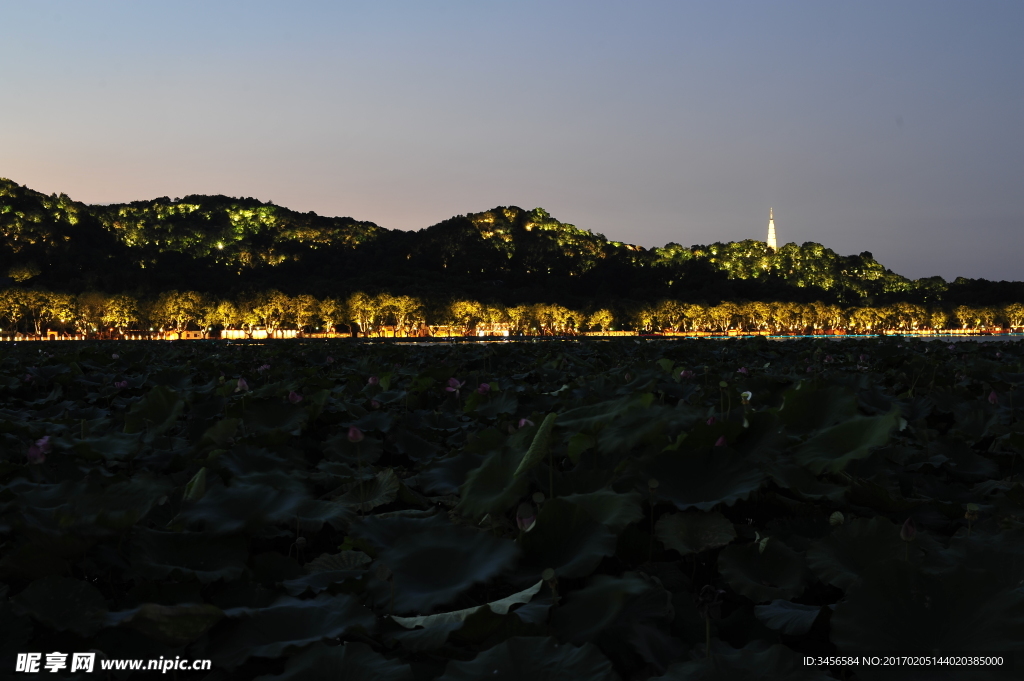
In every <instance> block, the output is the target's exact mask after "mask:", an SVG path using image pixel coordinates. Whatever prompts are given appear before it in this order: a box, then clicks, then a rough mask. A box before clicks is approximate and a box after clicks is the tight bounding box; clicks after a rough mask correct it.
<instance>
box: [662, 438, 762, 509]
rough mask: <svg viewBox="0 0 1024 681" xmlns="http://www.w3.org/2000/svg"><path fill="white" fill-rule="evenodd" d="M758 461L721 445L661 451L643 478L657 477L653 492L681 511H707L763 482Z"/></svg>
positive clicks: (743, 496) (742, 496)
mask: <svg viewBox="0 0 1024 681" xmlns="http://www.w3.org/2000/svg"><path fill="white" fill-rule="evenodd" d="M767 477H768V476H767V473H765V472H764V471H763V470H762V469H761V468H760V467H759V466H758V465H756V464H752V463H751V462H749V461H746V460H744V459H743V458H742V457H740V456H738V455H736V454H734V453H733V452H731V451H729V450H728V448H725V447H716V448H715V449H714V450H712V451H684V452H672V451H669V452H663V453H661V454H659V455H658V456H657V457H656V458H655V459H654V461H653V462H652V463H651V464H650V465H649V466H648V467H647V471H646V475H645V478H644V479H645V481H646V480H647V479H650V478H653V479H655V480H657V481H658V488H657V489H656V490H655V496H656V497H657V498H658V499H660V500H663V501H668V502H671V503H673V504H675V505H676V507H677V508H678V509H679V510H681V511H685V510H687V509H690V508H696V509H698V510H700V511H710V510H711V509H713V508H714V507H715V506H718V505H719V504H724V505H726V506H732V505H733V504H734V503H736V502H737V501H739V500H741V499H746V498H747V497H749V496H750V494H751V493H752V492H754V491H755V490H757V489H760V487H761V486H762V485H763V484H764V483H765V480H766V479H767Z"/></svg>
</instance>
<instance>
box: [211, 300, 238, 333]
mask: <svg viewBox="0 0 1024 681" xmlns="http://www.w3.org/2000/svg"><path fill="white" fill-rule="evenodd" d="M201 321H202V325H203V326H204V327H207V328H213V327H215V326H220V327H223V328H225V329H226V328H229V327H232V326H234V327H239V326H241V325H242V313H241V312H240V311H239V309H238V307H237V306H236V305H235V304H234V303H233V302H231V301H230V300H218V301H217V302H216V303H211V304H209V305H207V306H206V307H205V308H204V314H203V318H202V320H201Z"/></svg>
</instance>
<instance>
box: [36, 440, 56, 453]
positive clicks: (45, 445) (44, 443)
mask: <svg viewBox="0 0 1024 681" xmlns="http://www.w3.org/2000/svg"><path fill="white" fill-rule="evenodd" d="M36 447H38V448H39V451H41V452H42V453H43V454H49V453H50V450H51V449H53V445H52V444H50V436H49V435H44V436H43V437H41V438H39V439H38V440H36Z"/></svg>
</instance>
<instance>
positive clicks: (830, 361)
mask: <svg viewBox="0 0 1024 681" xmlns="http://www.w3.org/2000/svg"><path fill="white" fill-rule="evenodd" d="M834 361H835V360H834V359H832V355H825V364H831V363H832V362H834Z"/></svg>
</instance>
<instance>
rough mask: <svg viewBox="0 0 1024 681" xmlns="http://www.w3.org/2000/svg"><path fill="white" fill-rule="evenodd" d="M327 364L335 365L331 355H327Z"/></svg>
mask: <svg viewBox="0 0 1024 681" xmlns="http://www.w3.org/2000/svg"><path fill="white" fill-rule="evenodd" d="M327 363H328V364H334V358H333V357H331V356H330V355H327Z"/></svg>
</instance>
